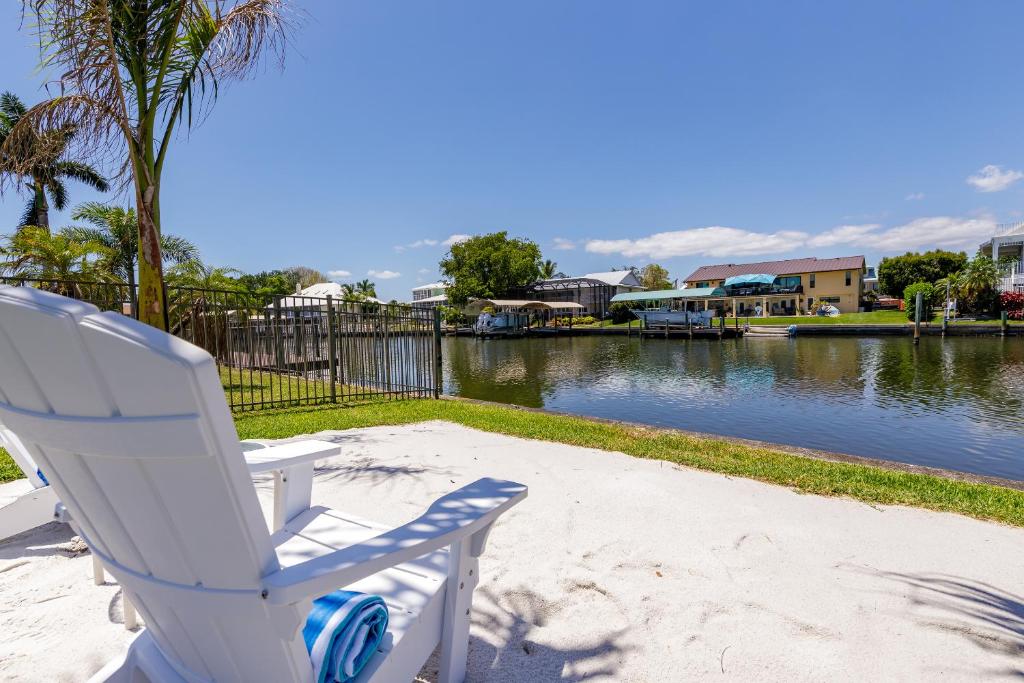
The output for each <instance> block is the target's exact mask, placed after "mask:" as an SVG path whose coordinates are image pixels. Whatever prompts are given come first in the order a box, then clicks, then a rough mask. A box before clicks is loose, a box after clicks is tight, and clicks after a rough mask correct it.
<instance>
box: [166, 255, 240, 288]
mask: <svg viewBox="0 0 1024 683" xmlns="http://www.w3.org/2000/svg"><path fill="white" fill-rule="evenodd" d="M240 275H242V272H241V271H240V270H237V269H235V268H222V267H215V266H212V265H209V264H207V263H203V262H202V261H200V260H199V259H195V260H193V261H186V262H184V263H179V264H177V265H174V266H171V267H170V268H168V269H167V284H168V285H171V286H174V287H192V288H194V289H221V290H227V291H232V292H242V291H245V287H244V286H243V285H242V283H241V281H240V280H239V276H240Z"/></svg>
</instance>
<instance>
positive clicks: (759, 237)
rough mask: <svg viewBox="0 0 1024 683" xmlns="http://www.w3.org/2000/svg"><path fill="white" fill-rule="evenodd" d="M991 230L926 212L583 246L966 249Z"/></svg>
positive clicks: (723, 254)
mask: <svg viewBox="0 0 1024 683" xmlns="http://www.w3.org/2000/svg"><path fill="white" fill-rule="evenodd" d="M994 229H995V220H994V219H993V218H992V217H991V216H980V217H974V218H962V217H958V216H929V217H925V218H917V219H914V220H912V221H910V222H908V223H904V224H903V225H897V226H893V227H888V228H887V227H884V226H882V225H881V224H879V223H865V224H861V225H840V226H836V227H834V228H831V229H829V230H825V231H824V232H820V233H817V234H813V235H812V234H810V233H807V232H802V231H799V230H778V231H775V232H756V231H753V230H743V229H740V228H728V227H723V226H717V225H716V226H711V227H706V228H693V229H690V230H673V231H669V232H659V233H655V234H653V235H648V236H646V237H640V238H638V239H613V240H590V241H589V242H587V244H586V250H587V251H588V252H591V253H594V254H620V255H622V256H625V257H627V258H633V259H638V258H649V259H654V260H658V259H666V258H672V257H674V256H706V257H714V258H732V257H747V256H760V255H772V254H783V253H786V252H791V251H796V250H806V249H815V248H816V249H823V248H830V247H857V248H864V249H871V250H873V251H905V250H909V249H933V248H937V247H941V248H947V249H949V248H971V247H973V246H975V245H977V244H978V242H980V241H981V240H984V239H985V238H986V237H989V236H991V235H992V232H993V230H994Z"/></svg>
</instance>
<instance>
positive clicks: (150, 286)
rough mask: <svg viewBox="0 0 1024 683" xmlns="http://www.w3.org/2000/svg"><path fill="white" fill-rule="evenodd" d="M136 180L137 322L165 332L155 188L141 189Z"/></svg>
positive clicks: (162, 280) (139, 181) (139, 180)
mask: <svg viewBox="0 0 1024 683" xmlns="http://www.w3.org/2000/svg"><path fill="white" fill-rule="evenodd" d="M144 182H145V180H144V179H142V178H138V177H137V178H136V181H135V183H136V184H135V187H136V193H135V195H136V196H135V199H136V203H137V204H138V214H139V303H138V309H139V320H140V321H142V322H144V323H146V324H148V325H152V326H153V327H155V328H157V329H160V330H164V331H167V308H166V303H165V302H164V286H163V285H164V272H163V260H162V258H161V256H160V215H159V212H158V209H157V208H156V207H157V206H158V204H157V191H158V190H157V186H156V185H155V184H153V185H150V186H149V187H143V186H142V185H143V183H144Z"/></svg>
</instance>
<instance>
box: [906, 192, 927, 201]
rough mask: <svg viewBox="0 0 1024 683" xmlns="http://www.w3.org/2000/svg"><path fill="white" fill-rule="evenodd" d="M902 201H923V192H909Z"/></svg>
mask: <svg viewBox="0 0 1024 683" xmlns="http://www.w3.org/2000/svg"><path fill="white" fill-rule="evenodd" d="M904 199H905V200H907V201H908V202H919V201H921V200H922V199H924V192H911V193H910V194H908V195H907V196H906V197H904Z"/></svg>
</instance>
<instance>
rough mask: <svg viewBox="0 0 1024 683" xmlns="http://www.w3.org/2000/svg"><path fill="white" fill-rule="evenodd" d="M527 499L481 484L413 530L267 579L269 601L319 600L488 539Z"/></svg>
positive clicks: (435, 508) (430, 512) (496, 484)
mask: <svg viewBox="0 0 1024 683" xmlns="http://www.w3.org/2000/svg"><path fill="white" fill-rule="evenodd" d="M526 493H527V489H526V487H525V486H523V485H522V484H517V483H515V482H511V481H501V480H498V479H480V480H478V481H475V482H473V483H472V484H469V485H468V486H464V487H462V488H461V489H458V490H457V491H453V492H452V493H449V494H448V495H446V496H443V497H441V498H438V499H437V500H436V501H434V503H433V504H432V505H431V506H430V507H429V508H428V509H427V511H426V512H424V513H423V514H422V515H420V517H419V518H417V519H415V520H413V521H412V522H409V523H408V524H405V525H403V526H400V527H397V528H395V529H392V530H391V531H388V532H385V533H383V534H381V535H379V536H375V537H374V538H370V539H367V540H366V541H363V542H362V543H357V544H355V545H351V546H348V547H347V548H342V549H340V550H336V551H334V552H333V553H328V554H327V555H322V556H320V557H317V558H314V559H312V560H307V561H306V562H302V563H300V564H297V565H293V566H291V567H286V568H285V569H281V570H279V571H277V572H274V573H273V574H269V575H267V576H265V577H264V578H263V587H264V591H265V597H266V599H267V600H268V601H269V602H272V603H275V604H293V603H296V602H298V601H300V600H303V599H307V598H311V597H318V596H321V595H325V594H327V593H329V592H331V591H333V590H337V589H338V588H339V587H342V586H347V585H349V584H351V583H353V582H355V581H358V580H359V579H362V578H365V577H367V576H370V575H372V574H376V573H377V572H379V571H381V570H383V569H387V568H388V567H393V566H395V565H398V564H402V563H403V562H408V561H410V560H414V559H416V558H417V557H420V556H422V555H426V554H427V553H430V552H433V551H435V550H438V549H440V548H444V547H445V546H449V545H451V544H452V543H454V542H457V541H461V540H464V539H468V538H469V537H470V536H473V535H474V534H476V533H478V532H484V533H485V534H486V532H487V530H488V529H489V527H490V525H491V524H493V523H494V521H495V520H496V519H497V518H498V516H499V515H501V514H502V513H504V512H505V511H506V510H508V509H509V508H511V507H512V506H513V505H515V504H517V503H519V502H520V501H521V500H523V499H524V498H526ZM481 548H482V546H481Z"/></svg>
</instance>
